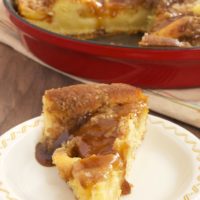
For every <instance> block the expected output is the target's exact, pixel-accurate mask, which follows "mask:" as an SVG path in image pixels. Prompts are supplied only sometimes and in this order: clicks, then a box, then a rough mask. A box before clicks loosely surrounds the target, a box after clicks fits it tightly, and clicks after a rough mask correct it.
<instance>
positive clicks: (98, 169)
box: [72, 154, 123, 187]
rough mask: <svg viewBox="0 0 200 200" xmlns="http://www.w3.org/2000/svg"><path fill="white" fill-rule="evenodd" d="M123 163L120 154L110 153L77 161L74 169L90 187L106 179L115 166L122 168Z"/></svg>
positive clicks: (81, 180)
mask: <svg viewBox="0 0 200 200" xmlns="http://www.w3.org/2000/svg"><path fill="white" fill-rule="evenodd" d="M122 166H123V163H122V161H121V159H120V157H119V155H118V154H115V155H114V154H108V155H101V156H96V155H93V156H91V157H89V158H85V159H82V160H81V161H80V162H78V163H75V165H74V166H73V170H72V175H73V177H75V178H77V179H78V180H79V181H80V183H81V185H82V186H83V187H90V186H91V185H94V184H95V183H97V182H98V181H100V180H103V179H106V178H107V177H108V176H109V173H110V172H111V170H112V169H113V168H116V167H117V168H118V169H119V168H121V167H122Z"/></svg>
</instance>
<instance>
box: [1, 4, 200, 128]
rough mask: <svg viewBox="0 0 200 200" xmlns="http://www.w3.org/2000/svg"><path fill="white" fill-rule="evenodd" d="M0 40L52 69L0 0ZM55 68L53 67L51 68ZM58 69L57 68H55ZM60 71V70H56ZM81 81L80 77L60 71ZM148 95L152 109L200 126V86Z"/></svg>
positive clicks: (155, 92)
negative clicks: (21, 34)
mask: <svg viewBox="0 0 200 200" xmlns="http://www.w3.org/2000/svg"><path fill="white" fill-rule="evenodd" d="M0 42H2V43H4V44H7V45H9V46H10V47H12V48H13V49H15V50H16V51H18V52H20V53H22V54H23V55H25V56H27V57H29V58H30V59H32V60H34V61H36V62H38V63H40V64H42V65H43V66H45V67H49V68H51V69H53V68H52V67H51V66H49V65H46V64H45V63H43V62H42V61H40V60H39V59H37V58H36V57H35V56H34V55H33V54H32V53H31V52H29V51H28V50H27V49H26V48H25V47H24V46H23V45H22V43H21V41H20V38H19V35H18V32H17V29H16V28H15V27H14V25H12V23H11V22H10V21H9V19H8V17H7V13H6V10H5V8H4V6H3V3H2V0H0ZM53 70H55V69H53ZM55 71H58V70H55ZM58 72H60V71H58ZM60 73H62V74H65V75H67V76H70V77H71V78H74V79H76V80H79V81H81V82H88V81H87V80H83V79H81V78H77V77H75V76H72V75H69V74H66V73H63V72H60ZM145 93H146V94H147V95H148V96H149V107H150V109H152V110H153V111H156V112H158V113H161V114H164V115H167V116H169V117H172V118H175V119H178V120H180V121H183V122H185V123H188V124H191V125H193V126H196V127H199V128H200V88H192V89H179V90H145Z"/></svg>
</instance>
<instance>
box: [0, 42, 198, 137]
mask: <svg viewBox="0 0 200 200" xmlns="http://www.w3.org/2000/svg"><path fill="white" fill-rule="evenodd" d="M76 83H78V82H77V81H75V80H73V79H70V78H69V77H66V76H64V75H61V74H59V73H57V72H55V71H52V70H50V69H47V68H45V67H43V66H41V65H40V64H38V63H36V62H34V61H32V60H30V59H28V58H27V57H25V56H23V55H21V54H20V53H18V52H16V51H14V50H13V49H11V48H10V47H8V46H6V45H3V44H1V43H0V135H1V134H2V133H4V132H5V131H7V130H8V129H10V128H12V127H13V126H15V125H17V124H19V123H21V122H23V121H26V120H28V119H30V118H33V117H36V116H38V115H40V114H41V108H42V103H41V99H42V95H43V93H44V91H45V90H46V89H49V88H56V87H61V86H66V85H70V84H76ZM151 114H154V115H158V114H157V113H155V112H151ZM159 116H161V117H163V118H166V117H165V116H162V115H159ZM167 119H168V120H171V121H173V122H175V123H178V124H180V125H181V126H183V127H185V128H186V129H188V130H190V131H191V132H193V133H194V134H195V135H196V136H198V137H199V138H200V130H199V129H197V128H195V127H192V126H189V125H187V124H184V123H181V122H178V121H175V120H172V119H169V118H167Z"/></svg>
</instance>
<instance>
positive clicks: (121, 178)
mask: <svg viewBox="0 0 200 200" xmlns="http://www.w3.org/2000/svg"><path fill="white" fill-rule="evenodd" d="M43 104H44V107H43V108H44V123H45V130H44V135H43V138H42V141H41V143H39V144H38V145H37V148H36V150H37V151H38V153H36V157H37V158H38V160H39V161H40V162H43V160H44V156H43V157H41V156H38V155H41V152H42V153H43V154H45V153H46V154H47V155H51V154H53V157H52V161H53V164H55V165H56V167H57V168H58V171H59V174H60V176H61V177H62V178H63V179H64V180H65V181H66V182H67V183H68V185H69V186H70V187H71V188H72V190H73V192H74V195H75V196H76V198H77V199H79V200H108V199H109V200H117V199H119V198H120V196H121V195H122V194H127V193H129V192H130V190H131V186H130V184H129V183H128V182H127V181H126V177H127V176H128V173H129V171H130V169H131V167H132V164H133V163H132V161H133V159H134V157H135V152H136V149H137V148H138V147H139V145H140V144H141V142H142V140H143V138H144V133H145V124H146V118H147V113H148V108H147V97H146V96H144V95H143V94H142V91H141V90H140V89H137V88H135V87H133V86H130V85H126V84H110V85H108V84H80V85H74V86H69V87H64V88H60V89H52V90H48V91H46V93H45V95H44V97H43ZM61 144H62V146H61ZM37 151H36V152H37ZM48 159H49V160H48ZM48 159H47V160H48V162H49V164H51V163H50V162H51V159H50V158H48Z"/></svg>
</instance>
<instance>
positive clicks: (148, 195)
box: [0, 116, 200, 200]
mask: <svg viewBox="0 0 200 200" xmlns="http://www.w3.org/2000/svg"><path fill="white" fill-rule="evenodd" d="M147 129H148V131H147V134H146V138H145V140H144V143H143V144H142V146H141V147H140V148H139V150H138V154H137V157H136V160H135V161H134V163H133V172H132V174H133V175H132V176H130V177H129V181H131V182H132V183H133V184H134V188H133V192H132V193H131V194H130V195H127V196H124V197H122V198H121V200H179V199H180V200H181V199H183V200H194V199H195V200H199V199H200V142H199V139H197V138H196V137H195V136H193V135H192V134H191V133H189V132H188V131H186V130H185V129H183V128H181V127H180V126H177V125H175V124H173V123H171V122H169V121H166V120H163V119H161V118H157V117H153V116H149V119H148V123H147ZM42 131H43V118H42V117H37V118H35V119H32V120H29V121H27V122H24V123H22V124H20V125H18V126H17V127H15V128H13V129H11V130H10V131H8V132H7V133H5V134H4V135H3V136H2V137H1V138H0V199H1V200H74V199H75V198H74V197H73V194H72V192H71V191H70V189H69V188H68V187H67V185H66V184H65V183H64V181H62V180H61V179H60V177H59V176H58V173H57V170H56V168H54V167H52V168H47V167H42V166H41V165H39V164H38V163H37V162H36V160H35V157H34V149H35V144H36V143H37V142H38V140H39V138H40V136H41V134H42Z"/></svg>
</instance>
